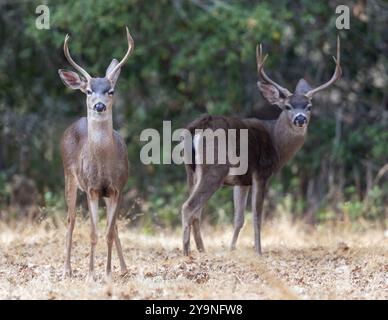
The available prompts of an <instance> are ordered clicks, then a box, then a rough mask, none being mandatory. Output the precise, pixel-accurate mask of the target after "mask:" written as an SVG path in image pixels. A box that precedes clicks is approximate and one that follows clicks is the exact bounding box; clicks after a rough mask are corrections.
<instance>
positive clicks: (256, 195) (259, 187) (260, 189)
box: [252, 178, 267, 255]
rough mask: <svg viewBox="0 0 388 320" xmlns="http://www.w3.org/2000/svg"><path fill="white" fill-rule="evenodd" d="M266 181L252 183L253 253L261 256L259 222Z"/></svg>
mask: <svg viewBox="0 0 388 320" xmlns="http://www.w3.org/2000/svg"><path fill="white" fill-rule="evenodd" d="M266 186H267V180H261V179H260V180H259V179H256V178H254V179H253V183H252V214H253V228H254V232H255V251H256V253H258V254H260V255H261V234H260V233H261V220H262V211H263V202H264V197H265V192H266Z"/></svg>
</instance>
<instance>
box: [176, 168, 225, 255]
mask: <svg viewBox="0 0 388 320" xmlns="http://www.w3.org/2000/svg"><path fill="white" fill-rule="evenodd" d="M205 168H207V170H203V169H204V168H203V167H202V170H200V171H199V172H197V175H198V176H197V178H196V179H197V181H196V184H195V187H194V189H193V190H192V192H191V194H190V196H189V198H188V199H187V200H186V202H185V203H184V204H183V206H182V228H183V254H184V255H185V256H188V255H189V251H190V233H191V226H192V225H193V229H194V240H195V242H196V245H197V249H198V250H199V251H204V250H205V248H204V245H203V241H202V237H201V232H200V220H201V214H202V210H203V207H204V205H205V203H206V202H207V201H208V200H209V199H210V197H211V196H212V195H213V194H214V193H215V192H216V191H217V190H218V189H219V188H220V187H221V185H222V182H223V180H224V178H225V176H226V175H227V174H228V167H227V166H219V167H218V170H217V172H216V174H212V172H210V170H209V169H210V168H211V167H205ZM213 168H214V167H213Z"/></svg>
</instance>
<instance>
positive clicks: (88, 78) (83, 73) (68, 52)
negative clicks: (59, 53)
mask: <svg viewBox="0 0 388 320" xmlns="http://www.w3.org/2000/svg"><path fill="white" fill-rule="evenodd" d="M69 38H70V37H69V35H68V34H67V35H66V37H65V43H64V44H63V52H64V54H65V57H66V59H67V61H69V63H70V64H71V65H72V66H73V67H74V68H75V69H76V70H77V71H78V72H80V73H81V74H82V75H83V76H84V77H85V78H86V80H87V81H89V80H90V79H91V78H92V77H91V76H90V75H89V73H87V72H86V70H85V69H83V68H82V67H80V66H79V65H78V64H76V63H75V62H74V60H73V59H72V58H71V55H70V51H69V46H68V44H67V43H68V41H69Z"/></svg>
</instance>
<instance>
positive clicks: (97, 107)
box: [94, 102, 106, 112]
mask: <svg viewBox="0 0 388 320" xmlns="http://www.w3.org/2000/svg"><path fill="white" fill-rule="evenodd" d="M94 110H96V111H97V112H103V111H105V110H106V105H105V104H103V103H102V102H99V103H96V104H95V105H94Z"/></svg>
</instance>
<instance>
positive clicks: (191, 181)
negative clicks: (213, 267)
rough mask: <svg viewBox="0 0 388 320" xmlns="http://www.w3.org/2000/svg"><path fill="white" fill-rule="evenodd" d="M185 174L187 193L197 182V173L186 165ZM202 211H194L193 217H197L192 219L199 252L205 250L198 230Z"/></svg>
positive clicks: (190, 191)
mask: <svg viewBox="0 0 388 320" xmlns="http://www.w3.org/2000/svg"><path fill="white" fill-rule="evenodd" d="M186 174H187V184H188V187H189V194H191V193H192V191H193V189H194V186H195V185H196V183H197V175H198V174H197V175H196V174H195V171H193V170H192V168H191V167H189V166H186ZM202 211H203V210H200V212H198V213H196V214H195V217H198V219H194V220H193V234H194V240H195V244H196V246H197V250H198V251H199V252H203V251H205V246H204V245H203V240H202V236H201V230H200V223H201V222H200V219H201V216H202Z"/></svg>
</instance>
